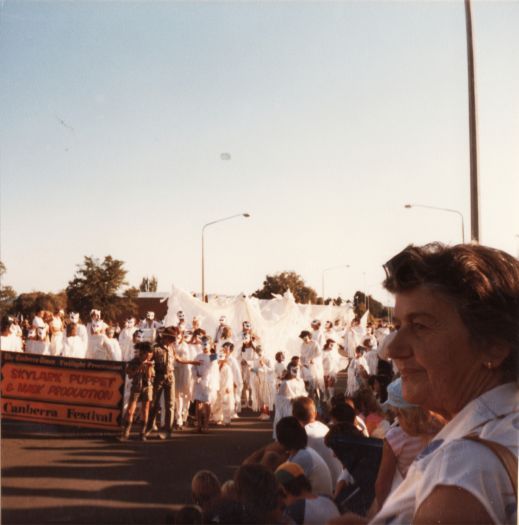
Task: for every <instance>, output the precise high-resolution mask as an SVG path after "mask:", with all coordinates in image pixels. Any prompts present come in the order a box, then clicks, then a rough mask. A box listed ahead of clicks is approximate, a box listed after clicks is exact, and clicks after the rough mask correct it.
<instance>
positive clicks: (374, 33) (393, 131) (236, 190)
mask: <svg viewBox="0 0 519 525" xmlns="http://www.w3.org/2000/svg"><path fill="white" fill-rule="evenodd" d="M473 11H474V34H475V39H476V41H475V44H476V66H477V71H476V74H477V80H478V107H479V126H480V127H479V140H480V188H481V219H480V221H481V240H482V242H483V243H484V244H489V245H492V246H495V247H498V248H501V249H505V250H507V251H509V252H510V253H513V254H514V255H517V251H518V248H519V238H517V237H516V235H518V234H519V213H518V211H517V209H516V207H517V201H518V196H519V177H518V173H519V160H518V152H519V148H518V146H519V103H518V97H517V93H519V62H518V60H517V57H518V56H519V37H518V36H517V27H519V2H495V1H493V2H475V3H474V5H473ZM0 13H1V14H0V17H1V18H0V71H1V72H2V74H1V77H0V100H1V119H0V148H1V149H0V184H1V186H0V189H1V195H0V199H1V201H0V203H1V225H0V240H1V246H0V248H1V258H2V260H3V261H4V262H5V264H6V266H7V269H8V272H7V274H6V276H5V282H6V284H10V285H12V286H13V287H14V288H15V289H16V290H17V291H19V292H22V291H29V290H31V289H42V290H51V291H57V290H59V289H60V288H64V287H65V286H66V284H67V281H68V280H70V279H71V278H72V277H73V274H74V269H75V265H76V264H79V263H81V262H82V260H83V256H84V255H94V256H97V257H103V256H104V255H107V254H111V255H112V256H114V257H117V258H120V259H122V260H124V261H125V262H126V268H127V269H128V270H129V274H128V277H129V280H130V283H131V284H133V285H137V284H138V283H139V281H140V279H141V277H142V276H143V275H146V274H148V275H151V274H155V275H157V277H158V279H159V288H160V289H161V290H164V291H168V290H169V288H170V285H171V284H172V283H175V284H176V285H177V286H179V287H181V288H185V289H186V290H188V291H191V290H196V291H198V290H199V289H200V232H201V228H202V225H203V224H204V223H206V222H209V221H212V220H216V219H218V218H221V217H226V216H228V215H232V214H235V213H240V212H249V213H250V214H251V215H252V217H251V218H250V219H235V220H233V221H229V222H226V223H222V224H218V225H215V226H212V227H211V228H209V229H208V230H207V243H206V254H207V272H206V290H207V291H208V292H210V293H238V292H240V291H244V292H247V293H250V292H253V291H254V290H255V289H256V288H258V287H260V286H261V283H262V280H263V278H264V276H265V275H266V274H267V273H273V272H277V271H282V270H294V271H297V272H298V273H300V274H301V275H302V276H303V277H304V278H305V279H306V281H307V283H308V284H310V285H311V286H313V287H315V288H316V289H317V290H318V291H319V292H320V287H321V274H322V270H323V269H324V268H327V267H330V266H334V265H340V264H350V266H351V268H350V269H349V270H334V271H330V272H327V274H326V290H327V295H329V294H338V293H339V292H341V293H342V294H343V295H346V296H350V295H351V294H352V292H353V291H354V290H355V289H357V288H360V287H362V285H363V280H364V278H363V272H365V273H366V282H367V284H368V288H369V290H370V291H372V292H373V293H374V294H375V296H376V297H378V298H379V299H385V293H381V292H380V287H379V286H378V283H379V282H380V281H381V280H382V278H383V272H382V270H381V264H382V263H383V262H385V261H386V260H387V259H388V258H389V257H391V256H392V255H393V254H394V253H396V251H398V250H400V249H401V248H403V247H404V246H405V245H406V244H408V243H411V242H413V243H425V242H428V241H433V240H439V241H443V242H459V241H460V236H461V234H460V223H459V219H458V217H457V216H456V215H454V214H448V213H443V212H437V211H428V210H423V209H422V210H419V209H413V210H405V209H404V208H403V204H404V203H406V202H412V203H419V204H427V205H432V206H440V207H447V208H454V209H458V210H460V211H461V212H462V213H463V214H464V216H465V221H466V236H467V238H468V237H469V235H470V228H469V224H470V212H469V193H468V191H469V167H468V131H467V128H468V124H467V94H466V91H467V80H466V47H465V46H466V42H465V19H464V7H463V2H462V1H456V2H454V1H453V2H329V3H324V2H319V3H318V2H222V3H220V2H156V3H155V2H33V3H32V2H23V1H9V0H7V1H5V2H3V3H2V4H1V11H0ZM60 121H63V122H64V123H65V125H64V124H63V123H61V122H60ZM222 152H229V153H230V154H231V160H228V161H225V160H221V159H220V154H221V153H222Z"/></svg>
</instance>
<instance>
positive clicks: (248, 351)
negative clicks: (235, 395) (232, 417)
mask: <svg viewBox="0 0 519 525" xmlns="http://www.w3.org/2000/svg"><path fill="white" fill-rule="evenodd" d="M241 337H242V340H241V352H240V353H241V356H240V359H241V375H242V379H243V395H244V396H245V404H244V405H243V406H244V407H248V406H249V405H250V404H251V403H252V384H251V381H252V378H251V368H252V366H253V364H254V359H255V358H256V346H255V344H254V341H253V339H252V335H251V333H250V332H242V334H241ZM241 397H242V396H241V394H240V399H241Z"/></svg>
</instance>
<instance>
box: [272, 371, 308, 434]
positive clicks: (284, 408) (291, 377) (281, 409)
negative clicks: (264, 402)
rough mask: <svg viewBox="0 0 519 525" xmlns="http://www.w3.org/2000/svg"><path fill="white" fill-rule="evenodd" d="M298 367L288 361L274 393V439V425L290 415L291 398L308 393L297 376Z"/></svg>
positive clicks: (273, 431)
mask: <svg viewBox="0 0 519 525" xmlns="http://www.w3.org/2000/svg"><path fill="white" fill-rule="evenodd" d="M297 369H298V367H297V366H296V365H293V364H292V363H289V364H288V366H287V369H286V372H285V378H284V379H283V381H281V385H280V386H279V392H278V393H277V394H276V399H275V402H274V405H275V407H276V410H275V415H274V424H273V428H272V433H273V436H274V439H276V425H277V423H278V422H279V421H280V420H281V419H282V418H284V417H287V416H291V415H292V400H293V399H295V398H296V397H301V396H306V395H308V393H307V391H306V388H305V383H304V381H303V380H302V379H301V378H299V377H298V370H297Z"/></svg>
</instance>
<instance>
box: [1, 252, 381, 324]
mask: <svg viewBox="0 0 519 525" xmlns="http://www.w3.org/2000/svg"><path fill="white" fill-rule="evenodd" d="M5 272H6V268H5V265H4V264H3V263H2V262H1V261H0V279H1V282H2V284H1V286H0V315H2V316H3V315H5V314H16V315H23V316H24V317H30V316H31V315H33V314H34V312H36V311H38V310H48V311H52V312H55V311H57V310H59V309H63V310H69V311H75V312H78V313H79V314H80V315H81V317H82V318H83V319H87V318H88V315H89V313H90V310H92V309H93V308H97V309H100V310H101V311H102V312H103V318H104V319H105V320H107V321H115V320H117V319H120V318H121V317H123V316H126V315H137V312H138V307H137V303H136V299H137V297H138V295H139V292H156V291H157V288H158V280H157V278H156V277H155V276H153V275H152V276H151V277H148V276H145V277H143V278H142V280H141V283H140V285H139V287H138V288H136V287H129V286H128V282H127V280H126V274H127V270H126V269H125V268H124V262H123V261H121V260H119V259H114V258H113V257H112V256H111V255H107V256H106V257H104V259H103V260H100V259H97V258H94V257H88V256H85V258H84V260H83V263H82V264H80V265H78V266H77V269H76V272H75V274H74V277H73V278H72V279H71V280H70V281H69V282H68V284H67V287H66V288H65V289H64V290H63V291H61V292H58V293H49V292H41V291H35V292H29V293H22V294H19V295H18V294H17V293H16V292H15V291H14V290H13V288H12V287H10V286H4V285H3V275H4V274H5ZM288 290H290V291H291V292H292V294H293V295H294V299H295V301H296V302H297V303H302V304H309V303H310V304H335V305H341V304H342V303H343V301H344V300H343V298H341V297H336V298H332V297H327V298H323V297H320V296H319V295H318V294H317V292H316V291H315V290H314V289H313V288H312V287H310V286H308V285H307V284H306V283H305V281H304V279H303V278H302V277H301V276H300V275H299V274H297V273H296V272H293V271H284V272H279V273H277V274H272V275H267V276H266V277H265V280H264V281H263V285H262V287H261V288H259V289H258V290H256V291H255V292H254V293H253V294H252V296H253V297H257V298H258V299H272V298H273V297H274V295H277V294H279V295H283V294H284V293H285V292H287V291H288ZM368 305H369V310H370V313H371V315H372V316H373V317H376V318H385V317H388V314H389V312H388V309H387V308H386V307H385V306H384V305H382V303H380V302H379V301H377V300H376V299H374V298H373V297H372V296H370V295H368V296H366V295H365V294H364V293H363V292H361V291H357V292H356V293H355V295H354V297H353V304H352V306H353V308H354V311H355V314H356V315H358V316H362V315H363V314H364V312H365V311H366V309H367V308H368Z"/></svg>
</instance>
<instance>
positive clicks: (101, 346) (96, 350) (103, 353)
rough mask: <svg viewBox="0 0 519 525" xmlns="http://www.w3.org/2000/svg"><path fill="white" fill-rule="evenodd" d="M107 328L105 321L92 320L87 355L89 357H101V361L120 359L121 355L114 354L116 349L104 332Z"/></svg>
mask: <svg viewBox="0 0 519 525" xmlns="http://www.w3.org/2000/svg"><path fill="white" fill-rule="evenodd" d="M105 330H106V325H105V323H104V321H102V320H98V321H93V322H92V324H91V327H90V330H89V333H90V336H89V338H88V347H87V353H86V357H87V359H99V360H101V361H120V356H117V355H115V354H114V349H113V347H112V345H111V343H110V341H109V339H108V337H107V336H106V334H105V333H104V332H105ZM119 351H120V350H119ZM117 357H119V359H117Z"/></svg>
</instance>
